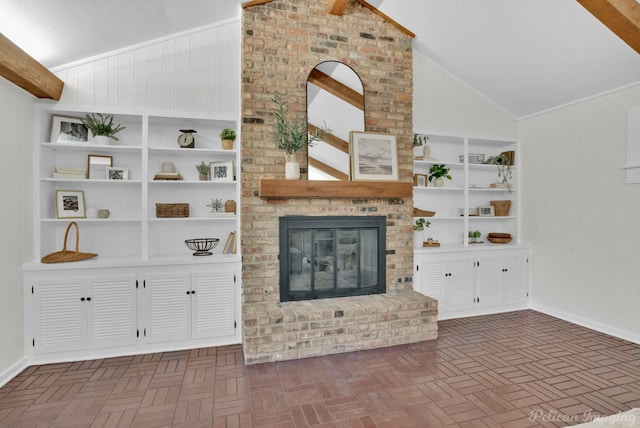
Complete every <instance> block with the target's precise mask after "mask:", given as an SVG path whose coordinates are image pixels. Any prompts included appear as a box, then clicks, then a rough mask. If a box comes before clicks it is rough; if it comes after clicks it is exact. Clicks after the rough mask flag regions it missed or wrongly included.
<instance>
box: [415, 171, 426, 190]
mask: <svg viewBox="0 0 640 428" xmlns="http://www.w3.org/2000/svg"><path fill="white" fill-rule="evenodd" d="M428 183H429V180H428V179H427V175H426V174H413V185H414V186H415V187H427V186H428Z"/></svg>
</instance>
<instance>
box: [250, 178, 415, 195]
mask: <svg viewBox="0 0 640 428" xmlns="http://www.w3.org/2000/svg"><path fill="white" fill-rule="evenodd" d="M258 195H259V196H260V197H261V198H272V199H289V198H369V199H374V198H410V197H411V196H412V195H413V183H404V182H398V181H315V180H314V181H310V180H277V179H261V180H260V182H259V184H258Z"/></svg>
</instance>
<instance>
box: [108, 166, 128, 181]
mask: <svg viewBox="0 0 640 428" xmlns="http://www.w3.org/2000/svg"><path fill="white" fill-rule="evenodd" d="M106 179H107V180H128V179H129V168H121V167H118V166H108V167H107V174H106Z"/></svg>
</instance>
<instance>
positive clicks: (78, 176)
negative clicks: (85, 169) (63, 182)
mask: <svg viewBox="0 0 640 428" xmlns="http://www.w3.org/2000/svg"><path fill="white" fill-rule="evenodd" d="M53 178H72V179H74V180H84V179H85V178H86V176H85V175H84V174H76V173H73V172H54V173H53Z"/></svg>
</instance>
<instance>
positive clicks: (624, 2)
mask: <svg viewBox="0 0 640 428" xmlns="http://www.w3.org/2000/svg"><path fill="white" fill-rule="evenodd" d="M578 3H580V4H581V5H582V6H584V8H585V9H587V10H588V11H589V12H591V14H592V15H593V16H595V17H596V18H598V20H600V22H602V23H603V24H604V25H606V26H607V27H608V28H609V29H610V30H611V31H613V32H614V33H615V34H616V35H617V36H618V37H620V38H621V39H622V40H624V42H625V43H626V44H628V45H629V46H631V48H633V49H634V50H635V51H636V52H638V53H640V3H638V2H637V1H636V0H578Z"/></svg>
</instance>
